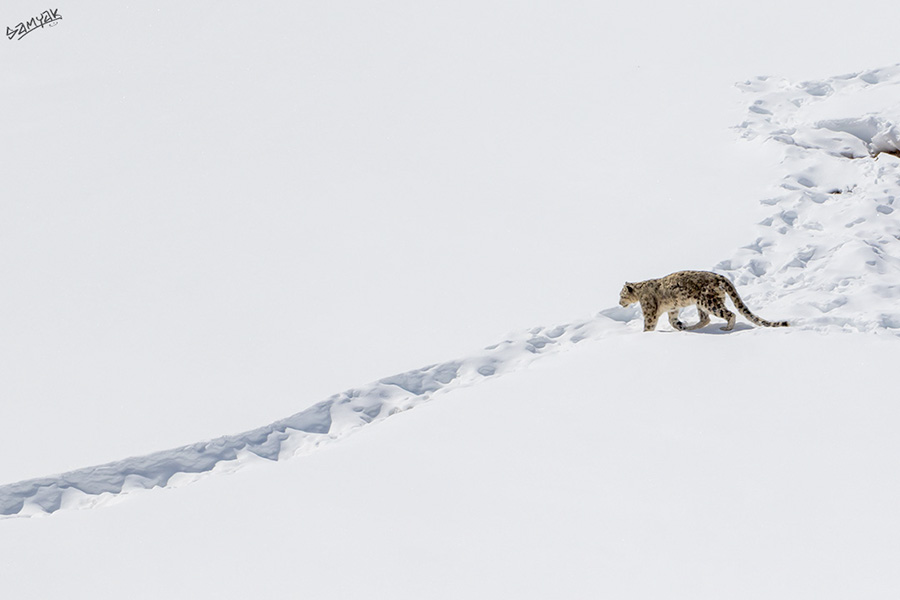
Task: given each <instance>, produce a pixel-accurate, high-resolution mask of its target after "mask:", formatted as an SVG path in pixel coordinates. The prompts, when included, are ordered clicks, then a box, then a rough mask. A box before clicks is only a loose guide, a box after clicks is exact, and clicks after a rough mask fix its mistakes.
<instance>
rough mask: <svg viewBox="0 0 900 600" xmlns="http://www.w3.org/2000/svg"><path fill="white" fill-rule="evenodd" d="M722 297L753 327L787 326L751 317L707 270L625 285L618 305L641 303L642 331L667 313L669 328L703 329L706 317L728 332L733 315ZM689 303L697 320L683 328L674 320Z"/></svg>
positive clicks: (725, 284) (720, 279)
mask: <svg viewBox="0 0 900 600" xmlns="http://www.w3.org/2000/svg"><path fill="white" fill-rule="evenodd" d="M726 295H727V296H730V297H731V300H732V302H734V306H735V308H737V310H738V312H740V313H741V314H742V315H744V316H745V317H746V318H747V320H748V321H750V322H751V323H753V324H754V325H757V326H761V327H787V326H788V322H787V321H774V322H773V321H766V320H765V319H760V318H759V317H757V316H756V315H754V314H753V313H752V312H750V309H749V308H747V305H746V304H744V301H743V300H741V297H740V296H738V293H737V290H736V289H735V287H734V285H733V284H732V283H731V282H730V281H728V279H726V278H725V277H722V276H721V275H719V274H717V273H711V272H709V271H679V272H677V273H672V274H671V275H666V276H665V277H661V278H660V279H648V280H647V281H640V282H638V283H626V284H625V286H624V287H623V288H622V293H621V294H620V295H619V304H621V305H622V306H628V305H629V304H634V303H635V302H640V303H641V310H642V311H643V313H644V331H653V330H654V329H656V323H657V322H658V321H659V317H660V316H662V314H663V313H664V312H665V313H668V315H669V323H671V324H672V327H674V328H675V329H677V330H679V331H689V330H691V329H699V328H701V327H705V326H706V325H707V324H708V323H709V315H710V314H713V315H715V316H717V317H719V318H722V319H725V320H726V321H728V323H726V325H725V326H724V327H722V330H723V331H731V330H732V329H733V328H734V321H735V314H734V313H733V312H731V311H729V310H728V309H727V308H725V296H726ZM692 304H696V305H697V312H698V313H699V315H700V321H699V322H698V323H695V324H694V325H685V324H684V323H682V322H681V321H680V320H679V319H678V314H679V312H680V311H681V309H682V308H684V307H686V306H690V305H692Z"/></svg>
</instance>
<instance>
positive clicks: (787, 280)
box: [715, 66, 900, 335]
mask: <svg viewBox="0 0 900 600" xmlns="http://www.w3.org/2000/svg"><path fill="white" fill-rule="evenodd" d="M898 85H900V66H894V67H889V68H885V69H879V70H874V71H866V72H863V73H856V74H850V75H844V76H840V77H835V78H831V79H828V80H824V81H818V82H803V83H799V84H791V83H790V82H787V81H785V80H780V79H772V78H765V77H759V78H756V79H754V80H751V81H748V82H746V83H744V84H742V85H741V86H740V87H741V88H742V89H743V90H744V91H745V92H746V93H748V94H751V95H752V96H755V99H754V100H752V101H751V103H750V105H749V107H748V116H747V120H746V121H745V122H744V123H742V124H741V125H740V126H739V130H740V131H741V135H742V136H743V137H744V138H747V139H748V140H757V141H760V142H761V143H763V144H764V145H770V146H771V145H773V144H774V145H775V146H776V147H777V149H778V150H779V151H780V152H781V153H782V155H783V162H782V165H783V169H784V173H783V178H782V179H781V181H780V182H778V184H777V186H776V187H775V189H774V190H773V194H772V196H771V197H769V198H766V199H764V200H763V201H762V203H763V204H764V205H767V206H771V207H772V213H771V214H770V216H768V217H767V218H765V219H764V220H763V221H761V222H760V223H759V224H758V237H757V238H756V239H755V240H754V241H753V242H752V243H750V244H748V245H746V246H744V247H743V248H740V249H739V250H738V251H737V252H736V253H735V254H734V256H732V257H731V258H730V259H728V260H725V261H722V262H721V263H719V264H718V265H716V269H715V270H717V271H719V272H721V273H723V274H725V275H727V276H728V277H730V278H731V279H732V280H733V281H734V282H735V283H736V284H737V285H738V286H739V287H740V289H741V293H742V294H743V293H745V294H746V296H747V298H748V299H749V302H751V303H752V304H756V305H761V306H766V310H767V311H771V313H772V314H779V315H781V314H784V315H789V316H791V317H793V318H792V323H793V324H794V325H801V326H805V327H809V328H815V329H822V330H831V329H840V330H851V331H871V332H877V333H888V334H894V335H900V328H897V327H895V326H894V325H893V324H895V323H900V310H898V300H900V295H898V293H897V292H898V290H900V219H898V213H897V212H896V208H897V204H898V203H897V198H898V197H900V109H897V108H888V109H887V114H861V115H844V116H842V117H840V118H830V119H819V118H817V116H818V115H821V114H825V113H827V112H828V111H827V110H822V109H827V108H829V107H828V103H829V102H830V101H834V100H835V99H839V98H840V97H841V96H842V95H847V94H856V95H862V97H865V95H866V94H872V95H873V96H874V95H876V94H878V93H881V92H884V91H885V88H890V87H895V86H898ZM888 91H889V90H888ZM891 111H893V113H891Z"/></svg>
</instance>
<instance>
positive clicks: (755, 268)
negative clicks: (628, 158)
mask: <svg viewBox="0 0 900 600" xmlns="http://www.w3.org/2000/svg"><path fill="white" fill-rule="evenodd" d="M898 85H900V66H895V67H889V68H884V69H878V70H874V71H866V72H862V73H855V74H851V75H843V76H838V77H833V78H829V79H825V80H822V81H807V82H800V83H791V82H788V81H786V80H782V79H773V78H766V77H760V78H756V79H753V80H750V81H747V82H746V83H743V84H741V85H740V87H741V89H742V90H743V91H744V93H745V94H746V97H747V106H748V110H747V118H746V120H745V121H744V122H743V123H742V124H741V125H740V126H739V127H738V129H739V131H740V133H741V136H742V137H743V138H745V139H747V140H750V141H752V142H753V143H757V144H760V145H761V146H762V147H763V149H762V151H774V152H777V153H779V155H780V157H781V158H782V162H781V165H782V166H781V168H782V170H783V173H782V174H781V177H780V179H779V180H778V181H777V182H774V184H773V192H772V194H771V195H770V196H769V197H767V198H765V199H763V200H762V201H761V202H762V204H763V205H764V206H766V207H767V209H768V210H769V215H768V216H767V217H766V218H764V219H763V220H762V221H761V222H760V223H759V224H758V226H757V227H758V234H757V237H756V239H754V240H753V241H751V242H750V243H748V244H746V245H745V246H743V247H741V248H739V249H738V250H737V251H736V252H735V254H734V255H733V256H732V257H730V258H728V259H727V260H724V261H721V262H720V263H718V264H717V265H716V266H715V268H714V270H716V271H718V272H721V273H723V274H725V275H727V276H728V277H730V278H731V279H732V280H733V281H734V282H735V283H736V285H737V287H738V289H739V291H740V292H741V294H742V296H743V297H744V299H745V301H746V302H747V304H748V305H749V306H750V308H751V310H754V312H757V313H758V314H759V315H760V316H761V317H763V318H766V319H773V320H778V319H788V320H789V321H790V322H791V324H792V326H794V327H796V328H801V329H807V330H816V331H823V332H831V331H855V332H870V333H877V334H886V335H900V310H898V308H897V299H898V297H900V222H898V216H897V213H896V209H897V208H898V207H897V205H896V199H897V198H898V197H900V128H898V125H896V124H897V123H900V110H898V109H897V107H896V104H895V103H892V102H891V97H892V96H894V97H895V96H896V91H897V86H898ZM660 275H662V273H660ZM640 327H641V323H640V314H639V309H638V308H637V307H632V308H628V309H621V308H618V307H616V308H610V309H607V310H604V311H601V312H600V313H599V314H598V315H597V316H596V318H594V319H591V320H584V321H577V322H573V323H568V324H564V325H558V326H551V327H536V328H533V329H531V330H529V331H526V332H522V333H521V334H519V335H514V336H510V338H509V339H507V340H504V341H502V342H500V343H498V344H496V345H493V346H490V347H488V348H486V349H485V350H483V351H482V352H480V353H477V354H474V355H472V356H469V357H467V358H463V359H459V360H454V361H448V362H444V363H440V364H436V365H431V366H428V367H424V368H422V369H418V370H414V371H409V372H406V373H401V374H399V375H395V376H392V377H386V378H384V379H381V380H379V381H377V382H374V383H371V384H369V385H366V386H361V387H358V388H354V389H350V390H347V391H345V392H342V393H340V394H336V395H334V396H332V397H330V398H328V399H327V400H325V401H323V402H320V403H318V404H316V405H314V406H312V407H310V408H309V409H307V410H304V411H302V412H300V413H297V414H295V415H293V416H291V417H288V418H286V419H282V420H279V421H276V422H274V423H271V424H270V425H267V426H265V427H260V428H257V429H253V430H251V431H247V432H244V433H241V434H237V435H229V436H223V437H220V438H217V439H215V440H211V441H208V442H200V443H197V444H192V445H189V446H183V447H180V448H175V449H172V450H166V451H161V452H156V453H153V454H149V455H146V456H140V457H134V458H129V459H125V460H121V461H117V462H113V463H108V464H105V465H99V466H95V467H88V468H83V469H78V470H76V471H71V472H68V473H64V474H61V475H55V476H49V477H42V478H37V479H31V480H26V481H21V482H18V483H12V484H8V485H4V486H0V514H2V515H5V516H31V515H36V514H47V513H52V512H55V511H57V510H59V509H62V508H85V507H91V506H96V505H99V504H104V503H107V502H110V501H114V500H118V499H120V498H122V497H124V496H125V495H127V494H128V493H130V492H133V491H137V490H144V489H150V488H154V487H165V486H174V485H179V484H181V483H184V482H187V481H191V480H193V479H195V478H197V477H200V476H203V475H205V474H209V473H212V472H217V471H232V470H234V469H236V468H239V467H241V466H242V465H244V464H247V463H249V462H252V461H253V460H256V459H257V457H261V458H264V459H269V460H282V459H285V458H288V457H291V456H295V455H298V454H305V453H308V452H311V451H312V450H314V449H315V448H317V447H319V446H321V445H322V444H324V443H327V442H332V441H335V440H338V439H341V438H343V437H345V436H346V435H347V434H349V433H351V432H353V431H355V430H357V429H359V428H360V427H363V426H365V425H368V424H371V423H376V422H379V421H382V420H384V419H386V418H387V417H389V416H391V415H393V414H396V413H397V412H400V411H404V410H408V409H410V408H413V407H415V406H416V405H418V404H421V403H423V402H426V401H428V400H430V399H431V398H433V397H435V396H436V395H439V394H444V393H446V392H448V391H451V390H453V389H454V388H458V387H460V386H469V385H473V384H477V383H479V382H481V381H484V380H485V379H488V378H493V377H496V376H498V375H502V374H504V373H507V372H511V371H515V370H517V369H521V368H522V367H523V366H525V365H527V364H528V363H530V362H532V361H533V360H535V359H537V358H538V357H540V356H543V355H546V354H550V353H555V352H559V351H561V350H566V349H569V348H572V347H573V346H574V345H576V344H578V343H579V342H581V341H583V340H588V339H591V340H597V339H601V338H604V337H606V336H609V335H615V334H620V333H627V332H636V331H639V330H640ZM660 327H661V328H665V327H667V326H666V325H661V326H660ZM705 330H706V331H708V332H718V324H716V323H713V324H712V325H710V326H708V327H707V328H705Z"/></svg>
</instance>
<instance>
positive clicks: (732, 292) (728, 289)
mask: <svg viewBox="0 0 900 600" xmlns="http://www.w3.org/2000/svg"><path fill="white" fill-rule="evenodd" d="M722 289H723V290H725V293H726V294H728V295H729V296H731V301H732V302H734V307H735V308H736V309H738V311H739V312H740V313H741V314H742V315H744V317H746V318H747V320H748V321H750V322H751V323H753V324H754V325H757V326H759V327H789V326H790V324H789V323H788V322H787V321H766V320H765V319H760V318H759V317H757V316H756V315H754V314H753V313H752V312H750V309H749V308H747V305H746V304H744V301H743V300H741V297H740V296H739V295H738V292H737V288H735V287H734V284H733V283H731V282H730V281H728V280H727V279H725V278H724V277H723V278H722Z"/></svg>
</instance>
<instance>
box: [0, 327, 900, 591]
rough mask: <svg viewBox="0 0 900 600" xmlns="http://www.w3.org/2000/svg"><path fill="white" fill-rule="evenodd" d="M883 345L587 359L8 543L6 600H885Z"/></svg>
mask: <svg viewBox="0 0 900 600" xmlns="http://www.w3.org/2000/svg"><path fill="white" fill-rule="evenodd" d="M895 343H896V342H894V341H893V340H892V339H891V338H888V337H884V338H879V337H875V336H858V335H837V336H835V335H823V334H821V333H819V332H810V331H802V330H792V329H776V330H764V329H752V330H743V331H738V332H735V333H732V334H729V335H727V336H721V335H705V334H703V333H699V334H693V335H681V334H674V333H673V334H665V333H661V334H657V335H646V336H645V335H640V334H639V333H635V334H633V335H631V334H629V335H620V336H614V337H607V338H605V339H603V340H597V341H594V340H585V341H584V342H581V343H579V345H578V346H577V351H572V352H566V353H555V354H548V355H546V356H545V357H544V358H542V360H540V361H536V362H533V363H531V365H530V366H529V368H527V369H520V370H518V371H516V373H515V375H514V376H508V377H499V378H498V377H494V378H489V379H487V380H485V381H484V382H483V383H482V384H480V385H477V386H469V387H465V388H459V389H457V390H455V391H454V392H453V393H452V394H448V395H446V396H444V397H442V399H441V400H440V401H439V402H432V403H428V404H426V405H424V406H422V407H421V408H419V409H417V410H415V411H409V412H405V413H403V414H402V415H398V416H396V417H395V418H392V419H388V420H386V421H384V422H383V423H382V424H381V425H380V426H379V427H375V428H362V429H360V430H359V433H358V434H356V435H353V436H350V437H347V438H345V439H344V440H343V441H341V443H339V444H330V445H328V446H326V447H324V448H323V449H322V450H321V451H319V452H316V453H315V454H312V455H310V456H308V457H306V458H304V459H303V460H294V461H288V462H284V463H277V464H276V463H271V462H269V461H265V460H262V459H256V460H257V461H259V464H258V465H257V466H256V468H252V469H245V470H243V471H242V472H241V473H240V475H239V476H235V477H207V478H204V479H203V480H201V481H199V482H197V483H196V484H193V485H190V486H187V487H184V488H181V489H178V490H177V494H176V491H175V490H168V489H165V490H160V491H159V492H158V493H146V494H140V495H138V496H134V497H133V498H132V499H131V500H130V501H128V502H123V503H120V504H116V505H115V506H111V507H108V508H106V509H104V510H99V511H61V512H58V513H56V514H55V515H54V516H53V518H47V519H12V520H7V521H5V522H4V524H3V525H4V537H5V538H6V540H7V541H8V543H7V544H4V545H3V546H2V547H0V573H2V575H3V576H4V578H7V577H9V578H12V579H13V580H20V579H24V578H26V576H27V575H28V574H30V573H33V572H34V569H35V568H36V566H38V565H46V566H45V567H43V568H45V569H47V570H48V571H49V572H52V573H53V574H54V576H53V577H52V578H48V579H47V581H46V582H43V583H42V585H41V586H40V589H33V590H30V591H28V590H26V591H25V592H24V593H23V595H22V596H21V597H22V598H38V597H46V594H51V595H54V594H63V593H65V592H67V591H69V592H71V589H70V587H69V586H70V582H71V581H72V580H76V581H77V580H79V578H82V577H85V574H88V573H95V574H98V573H99V572H101V571H102V577H98V582H99V584H98V588H96V589H94V590H93V592H92V593H97V594H101V595H108V594H112V593H114V591H115V590H118V591H119V593H121V590H123V589H127V590H129V592H128V593H129V595H130V596H131V597H134V598H151V597H159V595H192V596H201V597H212V596H213V595H215V594H226V595H234V596H254V595H262V594H291V593H295V592H296V589H297V587H298V586H301V585H302V587H303V590H304V592H305V593H309V594H313V595H318V596H320V597H328V598H338V597H342V596H346V595H347V594H351V593H354V591H355V590H358V589H359V586H360V585H364V586H365V587H366V590H367V593H368V594H370V595H371V596H372V597H378V598H387V597H409V598H412V597H417V596H418V597H422V596H423V595H427V596H428V597H434V598H459V597H480V598H489V597H498V596H504V595H510V596H518V597H527V598H532V597H533V598H540V597H548V596H561V597H588V596H590V595H591V594H593V593H595V592H596V591H597V590H603V591H604V592H605V593H609V594H611V595H620V596H628V597H661V596H666V597H694V598H721V597H723V596H724V597H730V598H732V597H733V598H738V599H742V598H748V599H749V598H760V597H775V598H798V597H816V598H846V597H848V596H853V597H855V596H863V597H887V596H890V595H891V592H892V591H894V590H896V589H898V586H900V573H898V571H897V567H896V565H897V561H896V558H897V556H898V550H897V545H896V540H897V539H898V534H900V517H898V515H897V511H896V510H895V507H896V506H897V503H898V501H900V484H898V483H897V478H896V477H893V475H892V474H893V473H894V472H895V471H896V469H897V456H900V452H898V451H900V448H898V443H900V442H898V438H897V436H896V435H895V434H894V432H895V430H896V424H897V422H898V419H900V414H898V407H897V404H896V402H894V401H893V398H892V397H891V395H890V394H889V393H886V392H887V388H882V392H879V388H878V387H877V386H873V385H872V382H873V381H878V380H879V379H880V378H883V377H884V376H885V374H886V373H890V372H891V371H892V369H893V368H894V364H895V359H894V355H893V353H892V351H893V347H894V344H895ZM276 471H277V473H278V476H277V477H274V476H273V475H274V474H275V472H276ZM176 495H177V499H176ZM176 500H177V501H176ZM213 505H214V506H215V509H214V510H212V509H211V507H212V506H213ZM85 536H89V538H90V540H91V542H90V543H88V544H85V543H83V542H82V541H80V540H83V539H84V538H85ZM26 539H27V540H29V543H25V540H26ZM173 540H178V543H177V544H173V543H172V541H173ZM38 549H39V550H38ZM140 565H143V566H141V567H140V568H141V569H144V572H145V577H146V570H148V567H147V565H153V566H152V571H153V572H158V573H165V575H166V576H165V577H164V578H156V579H153V580H152V585H150V581H149V580H147V579H145V580H142V581H143V583H138V581H136V580H135V574H136V569H137V568H138V566H140ZM41 594H44V596H41Z"/></svg>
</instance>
